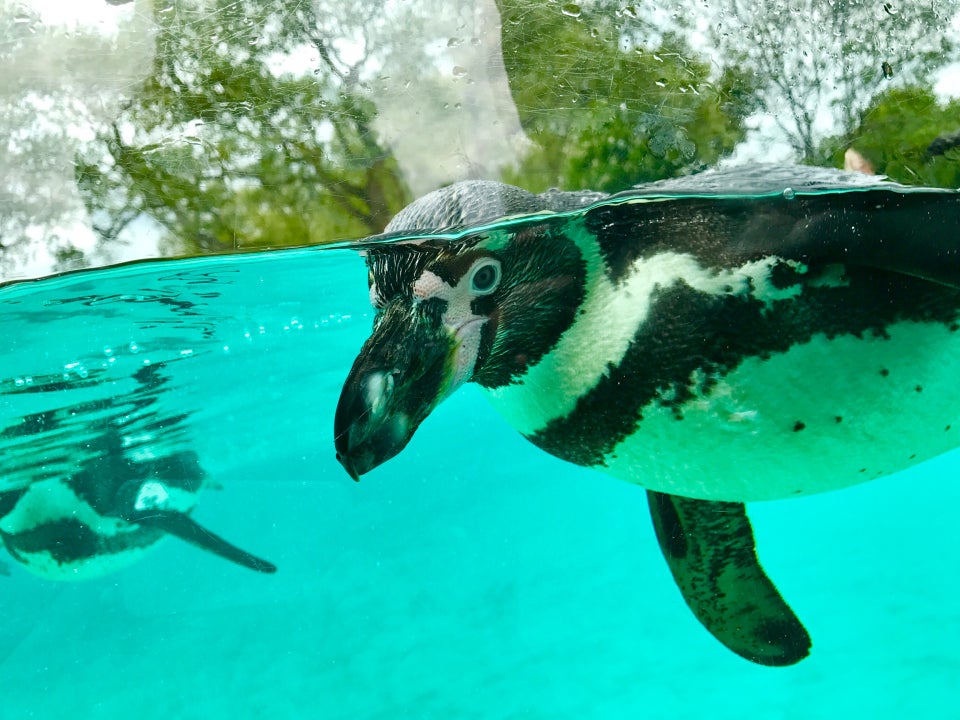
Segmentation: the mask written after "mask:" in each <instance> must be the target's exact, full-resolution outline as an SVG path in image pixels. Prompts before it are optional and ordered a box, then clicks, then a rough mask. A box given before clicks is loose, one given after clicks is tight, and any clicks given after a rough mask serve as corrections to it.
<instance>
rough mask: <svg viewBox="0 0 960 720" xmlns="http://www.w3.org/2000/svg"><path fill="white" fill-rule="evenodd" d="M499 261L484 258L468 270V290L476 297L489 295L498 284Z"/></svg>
mask: <svg viewBox="0 0 960 720" xmlns="http://www.w3.org/2000/svg"><path fill="white" fill-rule="evenodd" d="M500 276H501V271H500V261H499V260H496V259H494V258H486V259H484V260H481V261H480V262H478V263H477V264H476V265H474V267H473V268H472V269H471V270H470V290H471V291H472V292H473V293H475V294H477V295H489V294H490V293H492V292H493V291H494V290H496V289H497V286H498V285H499V284H500Z"/></svg>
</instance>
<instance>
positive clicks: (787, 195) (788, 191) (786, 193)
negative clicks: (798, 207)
mask: <svg viewBox="0 0 960 720" xmlns="http://www.w3.org/2000/svg"><path fill="white" fill-rule="evenodd" d="M796 196H797V193H796V192H794V190H793V188H789V187H788V188H784V189H783V199H784V200H793V199H794V198H795V197H796Z"/></svg>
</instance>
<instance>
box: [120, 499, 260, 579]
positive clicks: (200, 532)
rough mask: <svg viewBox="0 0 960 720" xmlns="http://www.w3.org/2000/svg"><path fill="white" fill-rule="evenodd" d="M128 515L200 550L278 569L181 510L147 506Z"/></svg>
mask: <svg viewBox="0 0 960 720" xmlns="http://www.w3.org/2000/svg"><path fill="white" fill-rule="evenodd" d="M128 519H129V521H130V522H134V523H136V524H137V525H142V526H144V527H152V528H158V529H160V530H163V531H164V532H166V533H169V534H170V535H175V536H176V537H178V538H180V539H181V540H185V541H186V542H188V543H190V544H191V545H196V546H197V547H199V548H201V549H202V550H207V551H208V552H212V553H214V554H215V555H219V556H220V557H222V558H225V559H227V560H230V561H231V562H235V563H237V564H238V565H242V566H243V567H245V568H249V569H251V570H256V571H257V572H262V573H275V572H276V571H277V566H276V565H274V564H273V563H271V562H268V561H267V560H262V559H261V558H258V557H256V556H255V555H251V554H250V553H248V552H247V551H246V550H241V549H240V548H238V547H237V546H236V545H231V544H230V543H228V542H227V541H226V540H224V539H223V538H222V537H220V536H219V535H216V534H214V533H212V532H210V531H209V530H207V529H206V528H205V527H203V526H202V525H200V524H199V523H198V522H197V521H196V520H194V519H193V518H191V517H190V516H189V515H185V514H184V513H179V512H172V511H170V510H150V511H146V512H143V513H140V514H137V515H134V516H132V517H130V518H128Z"/></svg>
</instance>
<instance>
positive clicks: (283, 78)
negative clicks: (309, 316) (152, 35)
mask: <svg viewBox="0 0 960 720" xmlns="http://www.w3.org/2000/svg"><path fill="white" fill-rule="evenodd" d="M208 5H210V4H209V3H207V4H205V3H203V2H195V3H191V2H180V3H177V4H176V5H171V6H169V7H164V6H162V5H161V4H157V5H156V6H155V10H154V19H155V23H156V26H157V53H156V59H155V62H154V67H153V72H152V73H151V75H150V77H149V78H148V79H147V81H146V82H145V83H143V85H142V86H141V87H140V88H139V89H138V91H137V92H136V93H135V94H134V96H133V98H132V100H131V102H130V103H129V105H128V106H127V108H126V109H125V111H124V112H123V113H122V114H121V115H120V116H119V117H118V118H117V119H116V120H115V121H114V122H112V123H111V124H110V126H109V127H107V128H106V129H105V130H104V131H103V132H102V133H101V134H100V136H99V138H98V142H97V143H95V144H93V145H92V146H91V147H89V148H88V149H87V151H86V152H85V153H84V156H83V157H82V158H81V160H80V162H78V166H77V182H78V183H79V186H80V188H81V191H82V192H83V194H84V196H85V198H86V202H87V205H88V207H89V208H90V210H91V213H92V214H93V216H94V218H95V229H96V230H97V232H98V234H99V235H100V237H101V238H102V240H103V241H104V242H110V241H112V240H114V239H115V238H116V237H117V236H118V234H119V233H120V232H121V231H122V230H123V228H124V227H125V226H126V225H127V224H129V223H130V222H131V221H132V220H133V219H135V218H137V217H138V216H140V215H141V214H147V215H149V216H150V217H152V218H153V219H154V220H155V221H156V222H157V223H159V224H160V225H161V226H162V227H163V228H164V229H165V230H166V231H167V236H168V246H171V247H172V248H173V249H176V250H179V251H180V252H215V251H220V250H229V249H236V248H239V247H243V248H249V247H261V246H269V245H297V244H307V243H313V242H318V241H329V240H332V239H336V238H342V237H356V236H362V235H367V234H370V233H374V232H378V231H380V230H381V229H382V228H383V226H384V225H385V224H386V223H387V222H388V221H389V219H390V217H392V215H393V214H394V213H395V212H396V211H397V210H398V209H399V208H400V207H402V206H403V205H404V204H405V203H406V202H408V201H409V199H410V198H409V193H408V192H407V190H406V188H405V186H404V183H403V181H402V179H401V178H400V176H399V173H398V172H397V168H396V164H395V162H394V161H393V158H392V157H391V153H390V151H389V150H388V149H386V148H384V147H382V146H381V145H380V143H379V142H378V140H377V136H376V133H375V132H374V130H373V128H372V123H373V120H374V117H375V107H374V105H373V104H372V102H370V99H369V98H368V96H367V95H366V92H365V90H364V88H363V87H362V79H363V73H362V72H361V71H362V69H363V66H364V63H366V62H367V61H368V60H369V56H368V55H367V54H364V55H362V56H361V57H360V58H359V59H357V60H355V61H353V62H347V61H346V60H345V59H344V54H343V53H342V52H341V51H340V49H339V47H340V46H339V45H338V41H342V40H343V38H344V37H348V35H347V31H346V30H344V29H343V28H341V27H338V26H337V25H338V20H337V16H336V13H333V12H325V13H322V14H321V13H315V12H314V10H313V6H312V4H310V3H303V2H301V0H284V1H283V2H281V3H263V2H258V1H257V0H229V1H228V0H217V2H215V3H212V5H213V7H208ZM381 10H382V7H381V5H380V4H377V3H367V4H365V5H364V9H363V12H364V13H365V14H366V15H367V16H368V17H367V18H366V20H369V18H370V17H372V16H373V15H375V14H376V13H378V12H380V11H381ZM353 20H354V22H355V23H356V26H358V27H364V22H365V18H363V17H356V12H354V18H353ZM360 45H363V46H365V47H369V46H370V44H369V43H362V41H361V39H357V38H353V39H352V44H351V47H352V48H356V47H358V46H360ZM292 56H293V57H299V58H301V61H300V64H301V65H302V64H303V58H306V59H307V62H312V63H313V64H314V72H313V73H312V74H310V73H303V72H299V71H298V72H287V71H285V70H284V67H283V63H284V61H285V60H288V59H289V58H290V57H292Z"/></svg>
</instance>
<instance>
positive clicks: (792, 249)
mask: <svg viewBox="0 0 960 720" xmlns="http://www.w3.org/2000/svg"><path fill="white" fill-rule="evenodd" d="M357 247H358V248H360V249H361V250H362V253H363V255H364V256H365V258H366V264H367V268H368V284H369V290H370V302H371V304H372V305H373V307H374V308H375V309H376V313H375V319H374V322H373V331H372V334H371V335H370V337H369V338H368V339H367V340H366V341H365V342H364V344H363V347H362V348H361V349H360V351H359V354H358V356H357V358H356V360H355V362H354V364H353V366H352V368H351V370H350V372H349V375H348V377H347V379H346V381H345V383H344V386H343V389H342V392H341V396H340V399H339V403H338V405H337V408H336V414H335V419H334V444H335V448H336V453H337V459H338V460H339V462H340V463H341V464H342V466H343V467H344V469H345V470H346V472H347V473H348V474H349V475H350V476H351V477H352V478H353V479H354V480H356V479H358V478H359V477H360V476H361V475H363V474H365V473H367V472H369V471H371V470H373V469H374V468H376V467H377V466H379V465H380V464H382V463H384V462H386V461H387V460H389V459H390V458H391V457H393V456H395V455H396V454H397V453H399V452H400V451H401V450H402V449H403V448H404V447H405V446H406V445H407V443H408V442H409V441H410V439H411V437H412V436H413V434H414V432H415V431H416V429H417V427H418V426H419V425H420V423H421V422H422V421H423V420H424V418H426V417H427V416H428V415H429V414H430V413H431V412H432V411H433V410H434V409H435V408H436V407H437V406H438V405H439V404H440V403H441V402H442V401H443V399H444V398H446V397H448V396H449V395H450V394H451V393H453V392H454V391H456V389H457V388H458V387H460V386H461V385H463V384H465V383H467V382H473V383H476V384H477V385H479V386H480V388H481V389H482V390H483V392H484V394H485V395H486V396H487V397H488V399H489V400H490V401H491V402H492V404H493V405H494V407H495V408H496V409H497V410H498V411H499V412H500V413H501V414H502V415H503V416H504V417H505V419H506V420H507V421H508V422H509V423H510V424H511V425H512V426H513V427H514V428H515V429H516V430H518V431H519V432H520V433H521V434H522V435H523V436H524V437H525V438H526V439H527V440H529V441H530V442H531V443H533V444H534V445H536V446H538V447H539V448H541V449H542V450H544V451H546V452H548V453H550V454H552V455H554V456H556V457H558V458H561V459H563V460H566V461H568V462H571V463H575V464H577V465H581V466H584V467H589V468H595V469H597V470H599V471H602V472H605V473H608V474H610V475H613V476H615V477H618V478H621V479H623V480H626V481H628V482H632V483H635V484H637V485H640V486H642V487H643V488H645V489H646V491H647V496H648V504H649V508H650V514H651V517H652V521H653V527H654V530H655V534H656V536H657V540H658V543H659V545H660V549H661V551H662V553H663V555H664V557H665V559H666V562H667V564H668V566H669V569H670V571H671V573H672V575H673V577H674V580H675V581H676V584H677V586H678V587H679V589H680V591H681V594H682V595H683V597H684V599H685V601H686V603H687V605H688V606H689V607H690V609H691V610H692V611H693V614H694V615H695V617H696V618H697V619H698V620H699V621H700V622H701V623H702V624H703V626H704V627H705V628H706V629H707V630H708V631H709V632H710V633H712V634H713V635H714V636H715V637H716V638H717V639H718V640H719V641H720V642H721V643H723V644H724V645H725V646H726V647H727V648H729V649H730V650H732V651H733V652H735V653H737V654H738V655H740V656H741V657H743V658H745V659H747V660H749V661H752V662H754V663H758V664H761V665H767V666H786V665H791V664H794V663H797V662H799V661H800V660H802V659H803V658H805V657H806V656H807V655H808V654H809V652H810V647H811V640H810V636H809V634H808V633H807V631H806V629H805V628H804V626H803V624H802V623H801V621H800V620H799V619H798V618H797V616H796V615H795V614H794V612H793V611H792V610H791V608H790V607H789V605H788V604H787V603H786V602H785V600H784V599H783V598H782V596H781V595H780V593H779V591H778V590H777V588H776V586H775V585H774V583H773V582H772V581H771V580H770V578H769V577H768V576H767V575H766V573H765V572H764V570H763V568H762V566H761V564H760V562H759V560H758V558H757V554H756V548H755V540H754V535H753V530H752V528H751V525H750V521H749V518H748V516H747V512H746V503H749V502H753V501H759V500H771V499H778V498H790V497H796V496H798V495H807V494H812V493H818V492H824V491H828V490H833V489H836V488H841V487H845V486H850V485H853V484H856V483H860V482H864V481H867V480H871V479H874V478H877V477H881V476H884V475H888V474H891V473H894V472H897V471H898V470H901V469H904V468H906V467H909V466H911V465H914V464H916V463H919V462H922V461H923V460H926V459H928V458H931V457H934V456H936V455H938V454H941V453H943V452H945V451H947V450H950V449H952V448H954V447H957V446H958V445H960V385H958V384H957V383H956V378H957V377H960V333H958V332H957V330H958V329H960V194H958V193H957V192H955V191H950V190H941V189H934V188H917V187H906V186H903V185H899V184H896V183H893V182H889V181H887V180H886V179H884V178H881V177H875V176H867V175H864V174H861V173H852V172H846V171H839V170H830V169H824V168H813V167H783V166H767V165H758V166H749V167H738V168H731V169H726V170H716V171H708V172H705V173H702V174H699V175H695V176H691V177H686V178H679V179H673V180H668V181H660V182H655V183H650V184H646V185H641V186H637V187H635V188H633V189H631V190H628V191H626V192H623V193H619V194H615V195H610V196H604V195H601V194H598V193H563V192H560V191H549V192H547V193H543V194H540V195H536V194H533V193H529V192H526V191H524V190H522V189H520V188H516V187H512V186H508V185H502V184H500V183H494V182H477V181H471V182H463V183H458V184H455V185H452V186H450V187H448V188H444V189H441V190H438V191H435V192H433V193H431V194H429V195H426V196H424V197H423V198H421V199H419V200H417V201H415V202H414V203H413V204H412V205H410V206H408V207H407V208H405V209H404V210H402V211H401V212H400V213H399V214H398V215H397V216H396V217H395V218H394V219H393V220H392V221H391V223H390V225H389V226H388V227H387V230H386V233H385V234H384V235H382V236H375V237H373V238H369V239H368V240H366V241H363V242H360V243H358V244H357Z"/></svg>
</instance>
